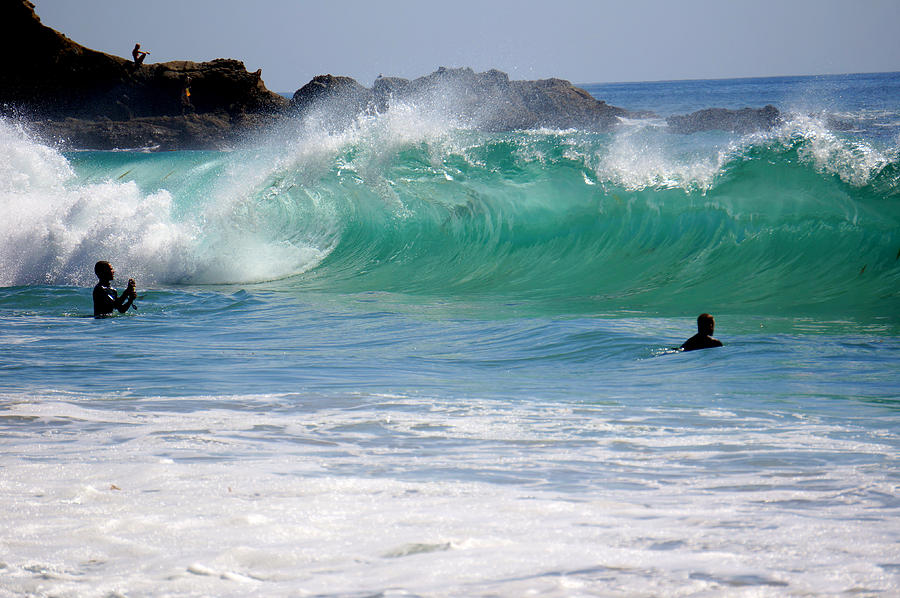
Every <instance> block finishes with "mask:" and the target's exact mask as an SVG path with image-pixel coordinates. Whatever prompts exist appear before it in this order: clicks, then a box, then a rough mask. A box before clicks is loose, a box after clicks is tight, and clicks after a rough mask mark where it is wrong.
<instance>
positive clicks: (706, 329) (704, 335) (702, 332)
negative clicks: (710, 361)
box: [681, 314, 722, 351]
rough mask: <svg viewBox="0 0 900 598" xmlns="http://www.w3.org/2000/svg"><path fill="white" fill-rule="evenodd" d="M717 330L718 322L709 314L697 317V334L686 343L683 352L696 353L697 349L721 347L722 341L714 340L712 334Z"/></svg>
mask: <svg viewBox="0 0 900 598" xmlns="http://www.w3.org/2000/svg"><path fill="white" fill-rule="evenodd" d="M715 329H716V320H715V318H713V317H712V316H711V315H709V314H700V315H699V316H697V334H695V335H694V336H692V337H691V338H689V339H687V340H686V341H684V344H683V345H681V350H682V351H695V350H697V349H711V348H713V347H721V346H722V341H720V340H719V339H716V338H713V336H712V334H713V332H714V331H715Z"/></svg>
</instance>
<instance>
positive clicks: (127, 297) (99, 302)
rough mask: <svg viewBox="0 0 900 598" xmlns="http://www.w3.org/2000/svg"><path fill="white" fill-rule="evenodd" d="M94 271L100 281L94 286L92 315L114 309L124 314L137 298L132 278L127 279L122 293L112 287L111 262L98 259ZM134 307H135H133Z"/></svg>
mask: <svg viewBox="0 0 900 598" xmlns="http://www.w3.org/2000/svg"><path fill="white" fill-rule="evenodd" d="M94 273H95V274H96V275H97V278H99V279H100V282H98V283H97V286H95V287H94V317H95V318H101V317H103V316H107V315H109V314H111V313H112V312H113V310H114V309H117V310H119V313H122V314H124V313H125V312H126V311H128V308H129V307H131V305H132V303H134V300H135V299H136V298H137V292H135V290H134V279H133V278H129V279H128V287H126V289H125V291H123V292H122V295H121V296H119V294H118V293H117V292H116V290H115V289H114V288H112V280H113V276H115V274H116V271H115V270H114V269H113V267H112V264H110V263H109V262H106V261H99V262H97V263H96V264H94ZM135 309H137V308H136V307H135Z"/></svg>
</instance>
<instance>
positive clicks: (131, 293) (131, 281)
mask: <svg viewBox="0 0 900 598" xmlns="http://www.w3.org/2000/svg"><path fill="white" fill-rule="evenodd" d="M125 293H126V294H127V295H128V296H130V297H137V291H135V290H134V279H133V278H129V279H128V287H127V288H126V289H125Z"/></svg>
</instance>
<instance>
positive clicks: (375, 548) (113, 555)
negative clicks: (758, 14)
mask: <svg viewBox="0 0 900 598" xmlns="http://www.w3.org/2000/svg"><path fill="white" fill-rule="evenodd" d="M584 87H585V88H586V89H588V90H589V91H590V92H591V93H592V94H594V95H595V96H596V97H598V98H601V99H604V100H606V101H607V102H609V103H610V104H614V105H618V106H623V107H626V108H629V109H633V110H650V111H653V112H654V113H655V114H656V115H657V117H655V118H649V119H643V120H631V121H628V122H625V123H623V125H622V126H621V127H620V128H619V129H618V130H617V131H616V132H614V133H608V134H597V133H590V132H585V131H577V130H565V131H558V130H532V131H519V132H512V133H483V132H479V131H478V130H477V129H476V128H473V127H471V126H470V123H463V122H458V121H457V120H455V119H454V118H453V116H452V115H448V114H446V113H444V112H442V111H441V110H439V109H437V108H436V106H437V105H439V104H440V102H436V103H435V105H431V104H429V103H428V102H427V101H423V102H422V103H420V104H418V105H402V104H396V105H393V106H392V107H391V109H390V110H389V111H387V112H386V113H384V114H381V115H378V116H367V117H363V118H360V119H358V120H357V121H356V122H355V123H354V125H353V126H350V127H348V128H346V129H344V130H339V131H338V130H334V129H333V128H329V127H328V126H325V125H323V124H322V123H323V122H332V121H329V119H327V118H324V117H323V118H321V120H320V119H319V118H318V117H317V116H316V115H313V116H310V117H308V118H306V119H305V120H302V121H294V122H290V123H288V124H285V125H283V126H281V127H280V128H279V129H278V130H273V131H268V132H266V133H265V134H261V135H260V136H258V137H255V138H253V139H248V140H247V141H246V143H245V144H242V145H240V146H237V147H234V148H233V149H231V150H230V151H221V152H187V151H182V152H152V151H147V150H146V149H134V148H132V149H127V148H124V149H123V151H115V152H87V151H80V152H64V151H62V150H60V149H59V148H58V147H57V146H56V145H55V144H54V143H52V142H50V141H47V140H43V141H42V140H40V139H38V138H37V137H36V136H34V135H33V134H31V133H30V132H29V131H28V130H27V127H24V126H23V125H22V124H21V123H18V122H15V121H12V120H3V121H0V596H2V597H8V596H60V597H70V596H77V597H82V596H86V597H95V596H96V597H104V598H105V597H116V596H121V597H125V596H217V597H227V596H235V597H238V596H241V597H243V596H329V597H347V598H357V597H359V598H362V597H373V596H383V597H394V596H423V597H425V596H428V597H450V596H454V597H455V596H492V597H497V596H500V597H516V598H518V597H522V596H543V597H557V596H622V597H640V596H647V597H649V596H663V597H676V596H677V597H685V596H741V597H744V596H753V597H766V596H848V597H850V596H853V597H857V596H885V597H887V596H897V595H900V496H898V484H900V462H898V455H900V453H898V448H900V442H898V432H900V159H898V150H900V73H892V74H872V75H845V76H827V77H795V78H771V79H739V80H722V81H682V82H678V81H676V82H658V83H628V84H597V85H586V86H584ZM768 103H771V104H774V105H776V106H778V107H779V109H781V110H782V112H783V113H784V114H785V122H784V124H783V125H781V126H780V127H778V128H777V129H774V130H771V131H767V132H762V133H754V134H748V135H736V134H731V133H726V132H721V131H714V132H705V133H696V134H693V135H679V134H674V133H671V132H669V131H668V130H667V127H666V124H665V116H668V115H671V114H684V113H688V112H691V111H694V110H698V109H702V108H708V107H714V106H718V107H727V108H741V107H744V106H752V107H761V106H763V105H765V104H768ZM327 110H328V108H327V107H322V114H326V113H327ZM100 259H105V260H109V261H110V262H112V264H113V265H114V267H115V268H116V271H117V280H118V286H119V289H120V290H121V289H123V288H124V286H125V281H126V280H127V279H128V278H129V277H133V278H135V279H136V280H137V285H138V292H139V298H138V300H137V301H136V306H137V309H135V310H130V311H129V312H128V313H126V314H122V315H116V316H114V317H110V318H105V319H94V318H93V317H92V306H91V287H92V286H93V285H94V284H95V282H96V277H95V276H94V274H93V265H94V262H96V261H97V260H100ZM701 312H709V313H712V314H713V315H714V316H715V317H716V323H717V326H716V336H717V337H718V338H719V339H720V340H722V341H723V342H724V343H725V346H724V347H723V348H721V349H712V350H706V351H697V352H690V353H681V352H679V351H677V350H674V349H673V348H674V347H678V346H679V345H680V344H681V343H682V342H683V341H684V340H685V339H686V338H687V337H689V336H691V335H692V334H693V333H694V332H695V331H696V317H697V315H698V314H700V313H701Z"/></svg>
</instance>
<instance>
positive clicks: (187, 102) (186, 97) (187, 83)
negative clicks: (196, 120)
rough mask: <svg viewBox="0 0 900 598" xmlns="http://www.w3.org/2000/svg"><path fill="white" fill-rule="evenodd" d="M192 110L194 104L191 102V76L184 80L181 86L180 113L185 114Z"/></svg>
mask: <svg viewBox="0 0 900 598" xmlns="http://www.w3.org/2000/svg"><path fill="white" fill-rule="evenodd" d="M193 111H194V105H193V104H192V103H191V78H190V77H188V78H187V79H185V80H184V85H183V86H182V88H181V113H182V114H187V113H189V112H193Z"/></svg>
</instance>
